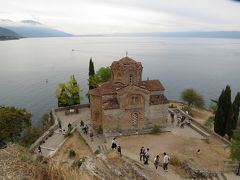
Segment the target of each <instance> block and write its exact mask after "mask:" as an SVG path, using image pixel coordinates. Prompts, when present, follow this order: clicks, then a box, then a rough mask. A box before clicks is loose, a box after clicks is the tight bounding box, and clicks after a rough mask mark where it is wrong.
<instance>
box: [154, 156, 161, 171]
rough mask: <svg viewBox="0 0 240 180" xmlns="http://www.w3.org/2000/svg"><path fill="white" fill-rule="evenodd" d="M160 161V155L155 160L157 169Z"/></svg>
mask: <svg viewBox="0 0 240 180" xmlns="http://www.w3.org/2000/svg"><path fill="white" fill-rule="evenodd" d="M159 161H160V157H159V155H157V156H156V157H155V159H154V166H155V168H156V169H157V168H158V166H159Z"/></svg>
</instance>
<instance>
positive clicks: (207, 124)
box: [204, 116, 214, 127]
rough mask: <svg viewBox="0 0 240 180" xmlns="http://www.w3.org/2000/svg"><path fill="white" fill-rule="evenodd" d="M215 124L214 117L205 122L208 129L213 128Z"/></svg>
mask: <svg viewBox="0 0 240 180" xmlns="http://www.w3.org/2000/svg"><path fill="white" fill-rule="evenodd" d="M213 123H214V116H211V117H209V118H208V119H207V120H206V121H205V123H204V125H205V126H207V127H212V126H213Z"/></svg>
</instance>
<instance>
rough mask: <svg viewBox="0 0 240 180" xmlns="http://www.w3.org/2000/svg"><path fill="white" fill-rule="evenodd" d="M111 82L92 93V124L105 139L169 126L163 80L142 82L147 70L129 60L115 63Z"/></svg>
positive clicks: (124, 59) (123, 59)
mask: <svg viewBox="0 0 240 180" xmlns="http://www.w3.org/2000/svg"><path fill="white" fill-rule="evenodd" d="M111 70H112V77H111V80H110V81H108V82H105V83H102V84H99V85H98V87H96V88H95V89H92V90H90V91H89V94H90V109H91V124H92V127H93V128H94V129H98V128H100V127H101V128H102V129H103V133H104V135H105V136H108V135H111V134H135V133H144V132H149V131H151V129H152V128H153V127H154V126H155V125H156V126H164V125H166V123H167V116H168V100H167V98H166V97H165V96H164V87H163V85H162V83H161V82H160V81H159V80H145V81H143V80H142V71H143V67H142V64H141V62H137V61H135V60H133V59H131V58H129V57H124V58H122V59H120V60H118V61H114V62H113V63H112V65H111Z"/></svg>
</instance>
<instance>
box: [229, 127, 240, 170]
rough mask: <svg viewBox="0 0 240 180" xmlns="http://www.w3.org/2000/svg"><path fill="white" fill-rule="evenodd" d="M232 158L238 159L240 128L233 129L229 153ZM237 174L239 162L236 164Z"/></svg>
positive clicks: (239, 156) (239, 157)
mask: <svg viewBox="0 0 240 180" xmlns="http://www.w3.org/2000/svg"><path fill="white" fill-rule="evenodd" d="M230 157H231V158H232V159H233V160H237V161H240V129H237V130H235V131H234V134H233V140H232V144H231V155H230ZM237 174H238V175H239V174H240V162H239V166H238V171H237Z"/></svg>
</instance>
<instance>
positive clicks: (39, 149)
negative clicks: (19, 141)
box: [38, 145, 42, 154]
mask: <svg viewBox="0 0 240 180" xmlns="http://www.w3.org/2000/svg"><path fill="white" fill-rule="evenodd" d="M38 153H39V154H42V148H41V146H40V145H39V146H38Z"/></svg>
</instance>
